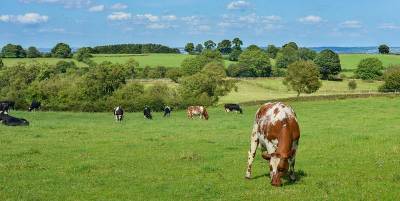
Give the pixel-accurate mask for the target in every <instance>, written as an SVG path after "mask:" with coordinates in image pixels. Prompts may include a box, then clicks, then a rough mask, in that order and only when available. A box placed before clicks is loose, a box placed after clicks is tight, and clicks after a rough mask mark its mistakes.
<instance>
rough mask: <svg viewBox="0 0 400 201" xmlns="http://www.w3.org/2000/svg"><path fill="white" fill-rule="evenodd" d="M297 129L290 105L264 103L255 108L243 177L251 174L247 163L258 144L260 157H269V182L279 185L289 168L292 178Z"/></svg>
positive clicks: (250, 160) (297, 140) (249, 161)
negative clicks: (260, 152)
mask: <svg viewBox="0 0 400 201" xmlns="http://www.w3.org/2000/svg"><path fill="white" fill-rule="evenodd" d="M299 139H300V129H299V125H298V124H297V119H296V114H295V112H294V111H293V109H292V108H291V107H289V106H286V105H284V104H283V103H280V102H278V103H266V104H264V105H263V106H261V107H260V109H258V111H257V113H256V117H255V121H254V126H253V131H252V133H251V139H250V140H251V142H250V150H249V153H248V154H249V155H248V164H247V171H246V178H248V179H250V178H251V167H252V163H253V160H254V156H255V154H256V149H257V146H258V145H259V144H260V147H261V149H262V157H263V158H264V159H266V160H268V161H269V169H270V177H271V184H272V185H274V186H281V185H282V183H281V176H283V175H284V174H285V173H286V172H287V171H288V170H289V172H288V173H289V178H290V179H291V180H292V181H294V180H295V179H296V177H295V175H294V165H295V157H296V150H297V146H298V143H299Z"/></svg>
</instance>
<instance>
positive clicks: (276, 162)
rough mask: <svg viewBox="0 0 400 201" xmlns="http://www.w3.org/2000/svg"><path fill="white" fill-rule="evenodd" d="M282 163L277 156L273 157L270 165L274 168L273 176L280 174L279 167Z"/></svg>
mask: <svg viewBox="0 0 400 201" xmlns="http://www.w3.org/2000/svg"><path fill="white" fill-rule="evenodd" d="M280 161H281V159H280V158H278V157H276V156H273V157H271V160H270V162H269V164H270V165H271V167H272V174H276V173H277V172H278V165H279V162H280Z"/></svg>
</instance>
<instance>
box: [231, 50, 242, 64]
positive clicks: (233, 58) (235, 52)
mask: <svg viewBox="0 0 400 201" xmlns="http://www.w3.org/2000/svg"><path fill="white" fill-rule="evenodd" d="M240 54H242V50H240V49H236V48H235V49H233V51H232V52H231V53H230V54H229V60H230V61H238V60H239V56H240Z"/></svg>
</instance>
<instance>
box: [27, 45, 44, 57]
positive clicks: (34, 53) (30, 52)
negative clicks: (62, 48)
mask: <svg viewBox="0 0 400 201" xmlns="http://www.w3.org/2000/svg"><path fill="white" fill-rule="evenodd" d="M41 56H42V55H41V53H40V52H39V50H38V49H36V47H29V48H28V50H27V51H26V57H28V58H38V57H41Z"/></svg>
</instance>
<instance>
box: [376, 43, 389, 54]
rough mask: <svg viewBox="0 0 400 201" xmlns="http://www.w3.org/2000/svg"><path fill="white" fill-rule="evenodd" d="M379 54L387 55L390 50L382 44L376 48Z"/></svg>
mask: <svg viewBox="0 0 400 201" xmlns="http://www.w3.org/2000/svg"><path fill="white" fill-rule="evenodd" d="M378 51H379V54H389V53H390V48H389V46H387V45H385V44H383V45H380V46H379V47H378Z"/></svg>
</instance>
